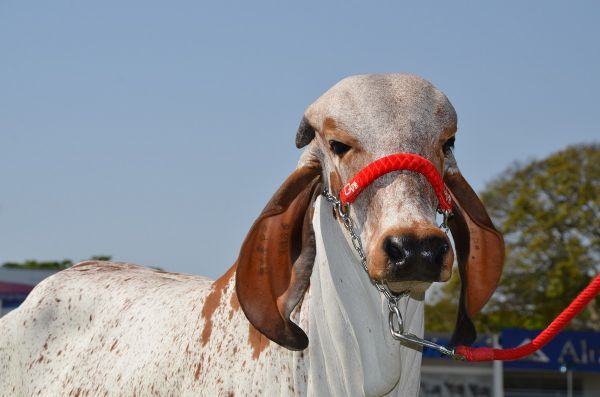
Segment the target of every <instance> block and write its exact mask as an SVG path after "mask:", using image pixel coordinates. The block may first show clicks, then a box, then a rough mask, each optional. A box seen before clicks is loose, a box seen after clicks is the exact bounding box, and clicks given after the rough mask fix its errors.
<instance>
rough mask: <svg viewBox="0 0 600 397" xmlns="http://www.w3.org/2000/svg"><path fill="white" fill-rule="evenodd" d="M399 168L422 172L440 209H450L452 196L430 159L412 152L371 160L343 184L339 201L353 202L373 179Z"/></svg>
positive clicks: (344, 203) (343, 202)
mask: <svg viewBox="0 0 600 397" xmlns="http://www.w3.org/2000/svg"><path fill="white" fill-rule="evenodd" d="M401 170H409V171H416V172H419V173H421V174H423V175H424V176H425V177H426V178H427V180H428V181H429V183H431V186H433V190H435V194H436V195H437V197H438V200H439V202H440V210H442V211H451V210H452V198H451V196H450V193H449V192H448V188H446V185H444V180H443V179H442V177H441V175H440V173H439V172H438V170H437V169H436V168H435V166H434V165H433V164H432V163H431V161H429V160H427V159H426V158H424V157H421V156H419V155H416V154H412V153H397V154H392V155H389V156H386V157H382V158H380V159H379V160H375V161H373V162H372V163H371V164H369V165H367V166H366V167H365V168H363V169H362V170H361V171H360V172H359V173H358V174H356V175H355V176H354V178H352V179H351V180H350V182H348V183H347V184H346V186H344V188H343V189H342V191H341V192H340V201H341V202H342V204H343V205H346V204H349V203H352V202H354V200H356V197H358V195H359V194H360V192H362V191H363V190H364V189H365V188H366V187H367V186H369V185H370V184H371V183H372V182H373V181H374V180H375V179H377V178H379V177H380V176H382V175H385V174H387V173H389V172H392V171H401Z"/></svg>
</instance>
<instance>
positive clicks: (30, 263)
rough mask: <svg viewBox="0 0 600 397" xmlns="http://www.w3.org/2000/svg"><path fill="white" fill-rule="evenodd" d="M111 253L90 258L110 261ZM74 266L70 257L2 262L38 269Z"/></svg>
mask: <svg viewBox="0 0 600 397" xmlns="http://www.w3.org/2000/svg"><path fill="white" fill-rule="evenodd" d="M111 258H112V257H111V256H109V255H94V256H92V257H90V259H89V260H95V261H109V260H111ZM71 266H73V261H72V260H70V259H63V260H62V261H36V260H31V259H30V260H26V261H24V262H6V263H3V264H2V267H4V268H8V269H36V270H63V269H66V268H69V267H71Z"/></svg>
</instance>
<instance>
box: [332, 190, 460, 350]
mask: <svg viewBox="0 0 600 397" xmlns="http://www.w3.org/2000/svg"><path fill="white" fill-rule="evenodd" d="M323 197H325V199H326V200H327V201H328V202H330V203H331V204H332V205H333V208H334V210H335V211H337V213H338V214H339V216H340V218H341V220H342V224H343V225H344V227H345V228H346V230H347V231H348V233H349V234H350V238H351V241H352V246H353V247H354V249H355V250H356V252H357V253H358V256H359V257H360V265H361V266H362V268H363V269H364V271H365V272H366V273H367V277H369V281H371V284H373V285H374V286H375V288H377V291H379V292H380V293H382V294H383V295H384V296H385V298H386V300H387V305H388V310H389V314H388V324H389V327H390V333H391V334H392V337H393V338H394V339H396V340H399V341H403V342H407V343H411V344H416V345H419V346H426V347H429V348H431V349H434V350H437V351H438V352H440V353H442V354H445V355H447V356H450V357H452V358H454V359H462V356H459V355H456V354H454V350H452V349H448V348H447V347H445V346H441V345H438V344H437V343H434V342H431V341H428V340H425V339H422V338H420V337H418V336H416V335H414V334H410V333H404V320H403V319H402V314H401V313H400V307H399V303H400V298H401V297H402V296H398V295H394V294H392V292H391V291H390V290H389V289H388V288H387V287H386V286H385V285H383V284H382V283H381V282H379V281H375V280H373V279H372V278H371V276H370V275H369V268H368V267H367V256H366V255H365V252H364V250H363V245H362V242H361V240H360V236H359V235H358V234H356V231H355V229H354V221H353V220H352V218H351V217H350V206H349V205H348V204H346V205H344V204H342V202H341V201H340V199H339V198H338V197H336V196H334V195H333V194H331V193H330V192H329V190H327V188H325V189H324V190H323ZM438 212H440V213H441V214H442V215H443V217H444V218H443V221H442V224H441V225H440V228H442V229H443V230H444V231H446V232H447V230H448V226H447V221H448V218H449V217H450V215H451V212H450V211H438Z"/></svg>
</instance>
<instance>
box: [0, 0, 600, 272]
mask: <svg viewBox="0 0 600 397" xmlns="http://www.w3.org/2000/svg"><path fill="white" fill-rule="evenodd" d="M284 3H285V4H284ZM489 3H490V2H460V1H457V2H402V3H401V2H391V1H386V2H367V1H362V2H348V1H347V2H336V4H333V3H329V4H328V3H326V2H306V1H304V2H294V3H292V2H275V1H273V2H268V3H265V2H261V3H258V2H254V1H253V2H229V1H223V2H213V4H212V5H206V4H203V3H202V2H198V1H169V2H166V1H163V2H157V1H112V0H110V1H101V2H81V1H62V0H53V1H43V2H35V3H34V2H25V1H8V0H5V1H1V2H0V151H1V152H0V170H1V171H0V175H1V178H2V184H1V190H0V193H1V194H0V262H4V261H8V260H13V261H20V260H24V259H28V258H32V259H39V260H49V259H63V258H71V259H74V260H80V259H83V258H87V257H89V256H90V255H96V254H107V255H112V256H113V257H114V258H115V259H116V260H123V261H132V262H136V263H139V264H145V265H152V266H161V267H163V268H165V269H167V270H172V271H181V272H189V273H195V274H204V275H209V276H211V277H215V276H218V275H219V274H221V273H222V272H224V270H225V269H226V268H228V267H229V266H230V265H231V264H232V263H233V261H234V260H235V258H236V256H237V253H238V249H239V246H240V243H241V241H242V239H243V237H244V236H245V233H246V231H247V230H248V228H249V226H250V225H251V223H252V221H253V220H254V218H255V217H256V215H257V214H258V213H259V212H260V210H261V209H262V207H263V206H264V204H265V203H266V201H267V200H268V199H269V198H270V196H271V193H272V192H273V191H274V190H275V188H276V187H277V186H278V185H279V184H280V182H281V181H282V180H283V179H284V178H285V177H286V176H287V175H288V174H289V173H290V171H291V170H292V169H293V168H294V166H295V164H296V161H297V158H298V156H299V151H297V150H296V148H295V146H294V134H295V131H296V127H297V125H298V123H299V121H300V118H301V116H302V113H303V111H304V109H305V108H306V106H307V105H309V104H310V103H311V102H312V101H313V100H314V99H316V98H317V97H318V96H319V95H320V94H321V93H323V92H324V91H325V90H326V89H327V88H329V87H330V86H331V85H333V84H334V83H335V82H337V81H338V80H340V79H341V78H343V77H345V76H348V75H352V74H359V73H372V72H410V73H415V74H418V75H421V76H423V77H425V78H426V79H428V80H430V81H431V82H433V83H434V84H435V85H436V86H437V87H438V88H440V89H441V90H442V91H444V92H445V93H446V95H447V96H448V97H449V98H450V100H451V101H452V103H453V104H454V106H455V108H456V109H457V112H458V114H459V135H458V138H457V156H458V160H459V163H460V166H461V168H462V170H463V173H464V174H465V175H466V177H467V178H468V179H469V180H470V182H471V183H472V184H473V186H474V187H475V188H476V189H478V190H480V189H482V188H483V187H484V186H485V183H486V181H489V180H490V179H491V178H493V177H494V176H495V175H497V174H498V173H499V172H501V171H502V170H503V169H505V168H506V167H507V166H508V165H509V164H511V163H512V162H513V161H515V160H527V159H530V158H540V157H543V156H546V155H547V154H549V153H551V152H553V151H556V150H559V149H561V148H563V147H565V146H566V145H569V144H574V143H580V142H591V141H594V140H596V141H597V140H599V138H600V133H599V128H600V127H599V126H598V114H599V113H600V109H599V104H600V101H599V99H598V98H599V92H600V78H599V77H598V73H599V72H600V44H599V43H600V41H599V40H600V24H599V23H598V18H599V17H600V6H599V5H600V3H598V2H594V1H588V2H585V1H577V2H565V1H562V2H557V1H537V2H533V1H527V2H524V1H512V2H497V3H496V4H495V5H490V4H489Z"/></svg>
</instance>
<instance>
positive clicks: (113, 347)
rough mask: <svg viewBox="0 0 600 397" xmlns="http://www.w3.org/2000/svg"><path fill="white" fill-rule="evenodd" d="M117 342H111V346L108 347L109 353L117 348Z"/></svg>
mask: <svg viewBox="0 0 600 397" xmlns="http://www.w3.org/2000/svg"><path fill="white" fill-rule="evenodd" d="M117 342H118V341H117V340H116V339H115V341H114V342H113V344H112V345H111V346H110V351H113V350H114V349H115V347H117Z"/></svg>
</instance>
